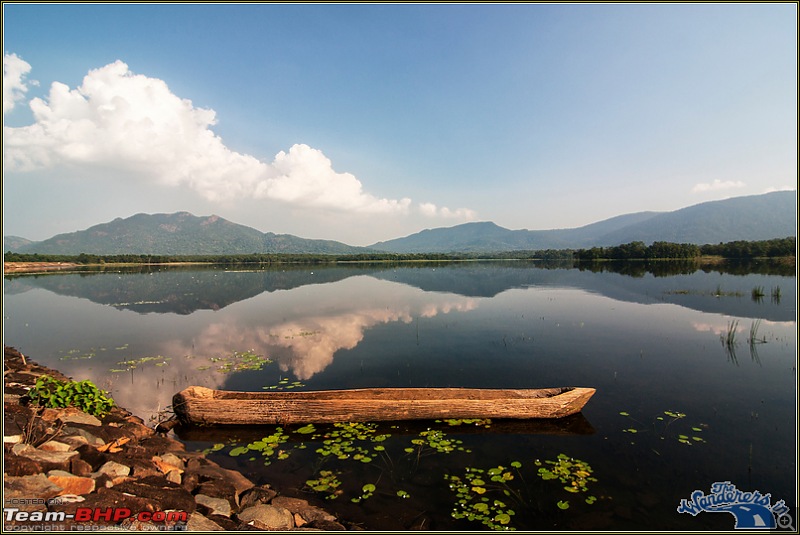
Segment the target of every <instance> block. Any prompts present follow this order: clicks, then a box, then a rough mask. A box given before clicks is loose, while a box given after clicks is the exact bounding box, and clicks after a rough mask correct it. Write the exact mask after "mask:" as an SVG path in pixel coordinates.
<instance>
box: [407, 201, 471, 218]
mask: <svg viewBox="0 0 800 535" xmlns="http://www.w3.org/2000/svg"><path fill="white" fill-rule="evenodd" d="M418 209H419V212H420V213H421V214H422V215H424V216H427V217H440V218H443V219H462V220H464V221H473V220H475V219H476V218H477V217H478V213H477V212H475V210H470V209H469V208H456V209H455V210H451V209H450V208H448V207H446V206H442V207H438V206H436V205H435V204H434V203H431V202H421V203H419V206H418Z"/></svg>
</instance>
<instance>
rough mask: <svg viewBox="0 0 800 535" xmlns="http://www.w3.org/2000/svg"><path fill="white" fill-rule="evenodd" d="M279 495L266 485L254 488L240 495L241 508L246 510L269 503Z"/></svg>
mask: <svg viewBox="0 0 800 535" xmlns="http://www.w3.org/2000/svg"><path fill="white" fill-rule="evenodd" d="M277 495H278V493H277V492H275V491H274V490H272V489H271V488H269V487H268V486H266V485H263V486H260V487H252V488H250V489H248V490H246V491H244V492H242V493H241V495H239V507H240V508H241V509H245V508H247V507H252V506H253V505H258V504H265V503H269V502H270V501H272V499H273V498H275V497H276V496H277Z"/></svg>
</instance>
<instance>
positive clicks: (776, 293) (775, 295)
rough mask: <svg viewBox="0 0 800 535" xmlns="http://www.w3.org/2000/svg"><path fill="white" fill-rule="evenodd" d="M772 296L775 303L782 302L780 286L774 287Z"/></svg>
mask: <svg viewBox="0 0 800 535" xmlns="http://www.w3.org/2000/svg"><path fill="white" fill-rule="evenodd" d="M771 297H772V302H773V303H775V304H777V305H779V304H780V303H781V287H780V286H775V287H774V288H772V293H771Z"/></svg>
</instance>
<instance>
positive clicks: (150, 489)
mask: <svg viewBox="0 0 800 535" xmlns="http://www.w3.org/2000/svg"><path fill="white" fill-rule="evenodd" d="M114 489H115V490H117V491H119V492H127V493H129V494H133V495H135V496H142V497H144V498H149V499H151V500H154V501H158V502H159V503H160V504H161V509H162V510H167V509H173V510H175V511H186V512H187V513H192V512H194V510H195V507H196V504H195V501H194V497H193V496H192V495H191V494H189V492H187V491H186V490H185V489H184V488H182V487H181V486H180V485H176V484H175V483H170V482H169V481H167V480H166V479H165V478H164V477H163V476H148V477H144V478H142V479H139V480H136V481H125V482H122V483H120V484H118V485H115V486H114Z"/></svg>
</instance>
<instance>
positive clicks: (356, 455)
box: [298, 422, 390, 463]
mask: <svg viewBox="0 0 800 535" xmlns="http://www.w3.org/2000/svg"><path fill="white" fill-rule="evenodd" d="M333 425H334V430H333V431H331V432H328V433H325V434H324V435H323V436H322V438H323V441H322V446H321V447H319V448H317V449H316V452H317V453H319V454H320V455H321V456H323V457H333V458H337V459H340V460H345V459H352V460H354V461H360V462H362V463H370V462H372V460H373V458H374V455H375V452H381V451H384V449H385V448H384V447H383V446H382V445H380V442H383V441H384V440H386V439H387V438H389V436H390V435H388V434H381V435H378V434H376V431H377V428H378V425H377V424H375V423H357V422H350V423H336V424H333ZM301 429H302V428H301ZM298 432H299V431H298ZM318 437H319V436H318V435H312V437H311V438H312V439H314V438H318ZM356 441H362V442H366V441H369V442H373V443H378V445H376V446H374V447H373V448H372V451H370V450H369V449H368V448H366V447H364V446H363V445H360V444H356Z"/></svg>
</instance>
